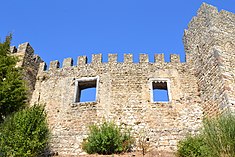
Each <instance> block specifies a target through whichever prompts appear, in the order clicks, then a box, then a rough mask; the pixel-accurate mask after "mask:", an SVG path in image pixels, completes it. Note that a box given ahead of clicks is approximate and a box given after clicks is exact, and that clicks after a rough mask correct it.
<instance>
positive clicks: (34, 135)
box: [0, 105, 49, 156]
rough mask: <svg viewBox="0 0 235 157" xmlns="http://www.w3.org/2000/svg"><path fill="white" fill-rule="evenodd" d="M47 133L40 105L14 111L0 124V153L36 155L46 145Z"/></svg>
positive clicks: (44, 117)
mask: <svg viewBox="0 0 235 157" xmlns="http://www.w3.org/2000/svg"><path fill="white" fill-rule="evenodd" d="M48 135H49V130H48V127H47V122H46V115H45V112H44V108H43V107H42V106H39V105H35V106H32V107H30V108H27V109H24V110H21V111H19V112H16V113H15V114H13V115H11V116H10V117H7V118H6V119H5V120H4V122H3V123H2V124H0V155H2V156H3V155H4V156H36V155H38V154H39V153H40V152H41V151H43V150H44V149H45V148H46V147H47V141H48Z"/></svg>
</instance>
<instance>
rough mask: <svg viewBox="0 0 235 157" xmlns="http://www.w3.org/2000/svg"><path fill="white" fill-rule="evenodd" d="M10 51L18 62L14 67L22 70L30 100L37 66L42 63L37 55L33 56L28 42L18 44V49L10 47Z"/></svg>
mask: <svg viewBox="0 0 235 157" xmlns="http://www.w3.org/2000/svg"><path fill="white" fill-rule="evenodd" d="M10 51H11V54H12V55H14V56H16V57H17V58H18V60H19V61H18V62H17V65H16V66H17V67H22V68H23V79H24V80H25V81H26V84H27V88H28V89H27V90H28V98H29V100H30V99H31V96H32V93H33V91H34V87H35V83H36V76H37V73H38V69H39V64H40V63H41V62H43V61H42V59H41V58H40V57H39V56H38V55H35V54H34V50H33V48H32V47H31V46H30V44H29V43H28V42H26V43H23V44H20V45H19V46H18V48H16V47H15V46H12V47H11V48H10Z"/></svg>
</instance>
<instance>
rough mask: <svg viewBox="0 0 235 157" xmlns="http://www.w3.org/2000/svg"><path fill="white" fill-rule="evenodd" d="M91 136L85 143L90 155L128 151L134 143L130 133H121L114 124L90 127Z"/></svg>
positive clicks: (106, 123) (84, 147)
mask: <svg viewBox="0 0 235 157" xmlns="http://www.w3.org/2000/svg"><path fill="white" fill-rule="evenodd" d="M89 131H90V134H89V136H88V138H87V139H86V141H84V143H83V146H82V147H83V149H84V150H85V151H86V152H87V153H89V154H94V153H98V154H113V153H120V152H123V151H128V150H129V149H130V147H131V144H132V143H133V140H132V138H131V136H130V132H129V131H126V130H125V131H124V132H121V129H120V127H118V126H117V125H115V124H114V123H113V122H104V123H103V124H102V125H101V126H97V125H92V126H90V127H89Z"/></svg>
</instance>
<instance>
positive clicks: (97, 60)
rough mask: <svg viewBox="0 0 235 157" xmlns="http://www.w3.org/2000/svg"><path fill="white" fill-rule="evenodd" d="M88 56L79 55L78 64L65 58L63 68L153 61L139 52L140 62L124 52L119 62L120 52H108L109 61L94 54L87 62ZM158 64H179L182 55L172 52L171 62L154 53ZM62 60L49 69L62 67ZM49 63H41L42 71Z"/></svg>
mask: <svg viewBox="0 0 235 157" xmlns="http://www.w3.org/2000/svg"><path fill="white" fill-rule="evenodd" d="M87 60H88V59H87V56H79V57H78V58H77V64H76V65H74V62H73V59H72V58H65V59H64V61H63V64H62V68H68V67H72V66H78V67H79V66H84V65H87V64H93V65H94V64H118V63H119V64H147V63H152V62H149V55H148V54H139V62H138V63H134V62H133V54H124V58H123V62H118V54H108V62H103V57H102V54H93V55H92V60H91V63H88V62H87ZM153 63H156V64H165V63H170V64H178V63H181V62H180V56H179V55H178V54H171V55H170V62H165V59H164V54H155V55H154V62H153ZM60 65H61V64H60V62H59V61H58V60H55V61H51V62H50V66H49V70H55V69H59V68H60ZM46 69H47V65H46V63H45V62H43V63H41V64H40V71H46Z"/></svg>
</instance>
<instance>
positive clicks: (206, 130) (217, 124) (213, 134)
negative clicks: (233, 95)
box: [177, 112, 235, 157]
mask: <svg viewBox="0 0 235 157" xmlns="http://www.w3.org/2000/svg"><path fill="white" fill-rule="evenodd" d="M203 124H204V125H203V128H202V130H201V134H200V135H198V136H188V137H187V138H186V139H184V140H182V141H180V142H179V144H178V152H177V153H178V156H179V157H186V156H187V157H205V156H207V157H210V156H211V157H212V156H213V157H221V156H222V157H234V156H235V115H234V114H232V113H230V112H227V113H224V114H222V115H221V116H219V117H216V118H211V119H206V120H205V121H204V122H203Z"/></svg>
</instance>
